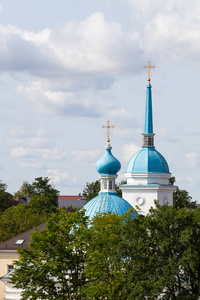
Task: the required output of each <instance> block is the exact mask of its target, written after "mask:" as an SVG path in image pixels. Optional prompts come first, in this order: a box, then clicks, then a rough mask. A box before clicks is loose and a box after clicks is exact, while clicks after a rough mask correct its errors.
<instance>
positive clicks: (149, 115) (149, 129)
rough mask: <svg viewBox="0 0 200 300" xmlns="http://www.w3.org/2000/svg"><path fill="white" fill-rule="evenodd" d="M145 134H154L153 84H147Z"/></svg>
mask: <svg viewBox="0 0 200 300" xmlns="http://www.w3.org/2000/svg"><path fill="white" fill-rule="evenodd" d="M144 134H153V112H152V96H151V84H148V85H147V93H146V108H145V120H144Z"/></svg>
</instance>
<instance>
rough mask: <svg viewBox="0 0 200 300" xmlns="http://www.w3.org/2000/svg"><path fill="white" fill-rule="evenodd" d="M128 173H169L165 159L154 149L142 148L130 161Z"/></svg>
mask: <svg viewBox="0 0 200 300" xmlns="http://www.w3.org/2000/svg"><path fill="white" fill-rule="evenodd" d="M126 172H127V173H169V167H168V164H167V162H166V160H165V158H164V157H163V156H162V155H161V154H160V153H159V152H158V151H157V150H156V149H155V148H154V147H142V148H141V150H139V151H138V152H136V153H135V154H134V155H133V156H132V158H131V159H130V161H129V163H128V166H127V170H126Z"/></svg>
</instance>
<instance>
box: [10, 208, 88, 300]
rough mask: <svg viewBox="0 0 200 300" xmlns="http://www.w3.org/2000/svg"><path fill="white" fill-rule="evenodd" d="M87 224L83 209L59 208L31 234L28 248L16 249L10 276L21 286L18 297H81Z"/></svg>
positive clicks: (18, 286) (49, 298)
mask: <svg viewBox="0 0 200 300" xmlns="http://www.w3.org/2000/svg"><path fill="white" fill-rule="evenodd" d="M87 224H88V222H87V217H85V216H84V213H83V211H82V212H76V213H74V214H69V213H68V214H67V213H66V212H65V211H64V210H61V211H59V214H54V215H53V216H52V217H51V218H50V219H49V221H48V222H47V226H46V229H44V230H42V231H36V232H35V233H34V234H33V235H32V242H31V244H30V248H31V250H25V249H20V250H19V252H20V259H19V261H17V262H16V265H17V266H19V267H20V268H19V269H16V270H15V272H14V275H13V277H12V282H15V285H16V287H17V288H22V289H23V292H22V298H21V299H48V300H51V299H60V300H62V299H83V298H82V288H83V286H84V284H85V275H84V268H85V265H84V261H85V255H86V252H87V251H86V250H87V232H86V231H87Z"/></svg>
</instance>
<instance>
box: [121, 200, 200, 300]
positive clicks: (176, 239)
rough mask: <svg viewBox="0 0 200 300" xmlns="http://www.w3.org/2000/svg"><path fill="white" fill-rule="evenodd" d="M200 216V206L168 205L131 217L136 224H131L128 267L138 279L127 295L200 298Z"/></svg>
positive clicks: (127, 239)
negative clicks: (181, 206)
mask: <svg viewBox="0 0 200 300" xmlns="http://www.w3.org/2000/svg"><path fill="white" fill-rule="evenodd" d="M199 216H200V212H199V208H196V209H195V210H191V211H187V209H185V208H183V209H179V210H177V209H176V208H175V207H173V206H167V205H164V206H157V208H156V209H151V210H150V213H149V214H148V215H147V216H146V217H143V218H135V219H133V220H131V223H132V224H133V226H132V227H130V226H129V225H128V224H127V225H128V230H125V232H124V234H125V235H126V238H125V239H124V240H125V241H126V244H125V250H126V251H127V257H129V258H130V264H129V265H127V267H128V270H129V281H130V282H134V281H135V286H134V288H133V289H132V291H131V293H130V294H129V297H128V298H127V299H180V300H181V299H188V300H189V299H191V300H192V299H196V300H197V299H199V296H200V250H199V249H200V219H199ZM134 225H137V226H134ZM132 228H135V230H134V231H132ZM130 230H131V235H130ZM130 236H131V239H132V240H131V241H130V240H129V238H130Z"/></svg>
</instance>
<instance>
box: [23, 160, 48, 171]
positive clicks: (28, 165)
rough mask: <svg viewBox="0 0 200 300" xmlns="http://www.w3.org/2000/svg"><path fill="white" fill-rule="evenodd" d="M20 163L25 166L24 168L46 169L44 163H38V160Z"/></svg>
mask: <svg viewBox="0 0 200 300" xmlns="http://www.w3.org/2000/svg"><path fill="white" fill-rule="evenodd" d="M19 165H20V166H21V167H22V168H24V169H29V170H30V169H34V170H35V169H36V170H41V169H44V166H43V164H41V163H36V162H33V163H32V162H24V161H19Z"/></svg>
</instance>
